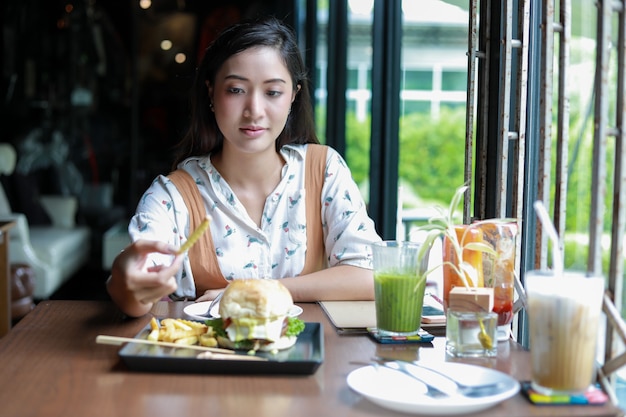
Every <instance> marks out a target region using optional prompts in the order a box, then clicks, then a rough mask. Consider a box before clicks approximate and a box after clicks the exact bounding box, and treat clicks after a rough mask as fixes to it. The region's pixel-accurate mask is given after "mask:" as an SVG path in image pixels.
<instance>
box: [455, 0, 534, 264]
mask: <svg viewBox="0 0 626 417" xmlns="http://www.w3.org/2000/svg"><path fill="white" fill-rule="evenodd" d="M496 1H500V0H496ZM481 4H482V6H481V9H482V11H483V12H484V13H487V16H485V17H484V18H483V19H482V22H483V27H481V28H480V30H479V29H478V0H470V21H469V36H468V93H467V119H466V138H465V183H466V184H468V185H471V181H472V168H473V167H472V155H473V153H474V147H475V145H474V141H473V138H474V130H473V128H474V126H473V123H474V113H475V112H476V109H475V106H474V96H475V88H476V84H475V77H476V72H477V65H478V64H477V62H478V59H482V60H484V61H483V67H482V70H481V71H482V73H483V74H489V73H490V69H489V62H490V59H488V58H489V56H490V54H492V53H493V54H499V53H501V51H500V50H498V49H496V48H493V47H492V46H491V45H492V44H493V42H488V41H487V42H484V44H485V50H484V51H480V50H479V41H478V36H477V34H478V33H480V34H481V35H482V36H484V37H487V36H488V35H486V34H489V33H491V28H489V25H491V22H492V16H491V15H490V13H491V11H492V9H493V8H492V7H491V6H492V4H491V3H490V2H483V3H481ZM516 4H517V10H516V13H514V11H515V10H514V8H513V0H506V1H505V2H503V3H502V5H503V9H502V17H503V19H501V20H502V22H501V25H502V26H503V31H502V39H501V40H500V43H501V44H502V55H503V56H502V57H501V58H500V65H501V68H500V79H499V82H500V88H499V98H498V102H499V104H495V107H498V117H499V126H500V129H499V135H498V138H497V142H498V143H497V148H498V149H499V151H498V161H497V174H496V178H497V184H496V190H497V194H498V195H497V196H496V198H495V205H496V207H495V213H496V216H497V217H500V218H504V217H514V218H516V219H517V221H518V230H521V219H522V215H523V213H522V210H523V198H524V167H525V151H526V109H527V93H528V50H529V43H530V42H529V33H530V30H529V25H530V0H519V1H517V2H516ZM514 32H515V35H517V38H514V37H513V36H514ZM514 58H515V60H516V64H517V65H516V72H515V73H513V71H512V67H513V65H512V62H513V59H514ZM487 77H488V76H485V78H487ZM482 86H483V88H482V90H481V91H480V99H479V102H480V111H479V112H478V116H479V117H480V122H481V123H482V124H483V126H484V125H486V124H487V123H488V119H489V114H490V109H491V107H493V106H492V105H490V103H488V100H489V93H488V90H489V89H490V85H489V82H484V83H483V84H482ZM511 97H514V100H511ZM481 134H482V135H483V136H487V135H488V134H489V131H488V130H487V129H483V130H482V133H481ZM487 143H488V138H486V137H484V138H482V140H481V141H480V145H479V146H480V147H481V148H480V149H478V150H477V151H476V155H477V158H476V159H477V160H476V164H477V167H476V182H477V187H476V197H475V198H476V199H477V204H476V212H475V216H476V217H477V218H485V213H486V212H487V209H486V204H487V203H486V201H487V199H486V197H485V193H486V188H487V187H486V180H485V178H484V176H485V175H486V173H487V164H488V158H487V150H486V146H487ZM471 188H472V187H471V186H470V187H469V188H468V191H467V192H466V195H465V199H464V207H463V215H464V216H463V221H464V223H469V222H470V221H471V217H470V216H471V214H470V210H471V206H472V204H471V201H470V200H471ZM521 242H522V239H517V246H516V264H515V271H516V273H517V274H518V275H519V271H520V259H521Z"/></svg>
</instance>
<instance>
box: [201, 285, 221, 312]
mask: <svg viewBox="0 0 626 417" xmlns="http://www.w3.org/2000/svg"><path fill="white" fill-rule="evenodd" d="M222 295H224V291H222V292H220V293H219V294H217V296H216V297H215V298H214V299H213V301H211V304H209V308H208V309H207V311H206V313H203V314H199V316H203V317H208V318H211V317H213V315H212V314H211V310H213V307H215V304H217V303H218V302H219V301H220V298H222Z"/></svg>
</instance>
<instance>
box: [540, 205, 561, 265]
mask: <svg viewBox="0 0 626 417" xmlns="http://www.w3.org/2000/svg"><path fill="white" fill-rule="evenodd" d="M534 207H535V212H537V216H538V217H539V220H540V221H541V225H542V226H543V228H544V229H545V231H546V232H547V233H548V237H549V238H550V240H551V241H552V246H553V247H552V268H553V269H554V275H555V276H557V277H560V276H562V275H563V267H564V266H563V256H562V255H561V249H560V247H559V235H558V234H557V232H556V228H555V227H554V224H552V220H550V216H549V215H548V212H547V211H546V208H545V207H544V205H543V203H542V202H541V201H540V200H537V201H535V204H534Z"/></svg>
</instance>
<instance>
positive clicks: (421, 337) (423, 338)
mask: <svg viewBox="0 0 626 417" xmlns="http://www.w3.org/2000/svg"><path fill="white" fill-rule="evenodd" d="M367 334H368V336H369V337H371V338H372V339H373V340H374V341H376V342H378V343H384V344H406V343H430V342H432V340H433V339H434V338H435V336H433V335H432V334H430V333H428V332H427V331H426V330H424V329H420V330H419V333H418V334H416V335H413V336H381V335H380V334H378V330H377V329H376V328H375V327H368V328H367Z"/></svg>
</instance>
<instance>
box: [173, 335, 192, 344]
mask: <svg viewBox="0 0 626 417" xmlns="http://www.w3.org/2000/svg"><path fill="white" fill-rule="evenodd" d="M174 343H176V344H177V345H197V344H198V336H187V337H181V338H180V339H176V340H175V341H174Z"/></svg>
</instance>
